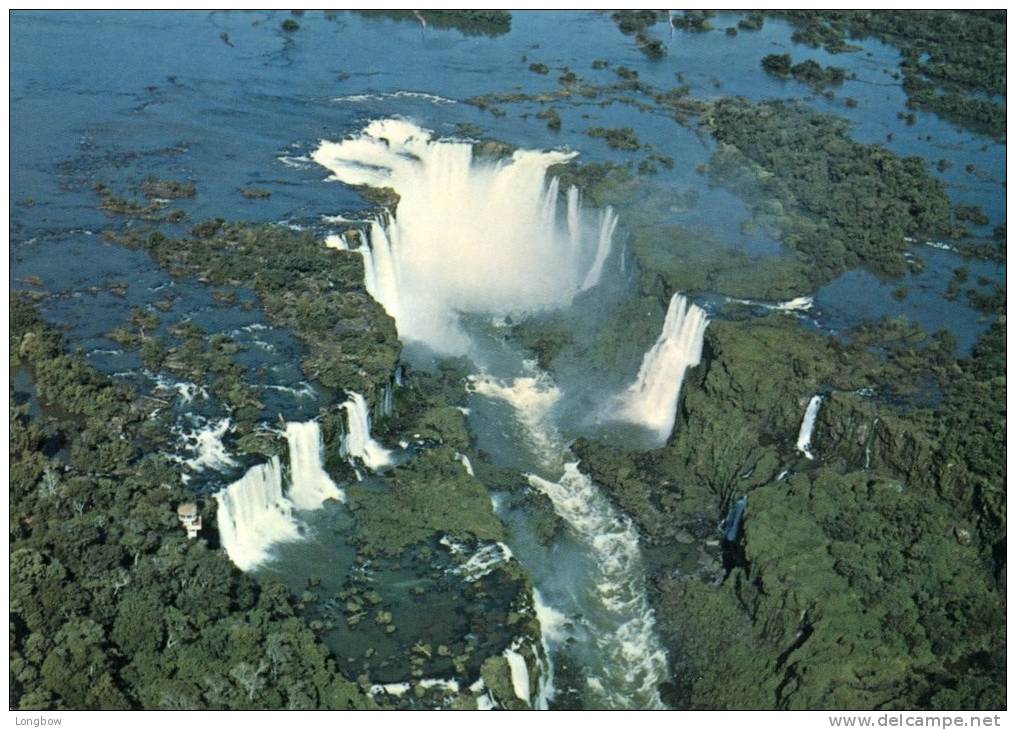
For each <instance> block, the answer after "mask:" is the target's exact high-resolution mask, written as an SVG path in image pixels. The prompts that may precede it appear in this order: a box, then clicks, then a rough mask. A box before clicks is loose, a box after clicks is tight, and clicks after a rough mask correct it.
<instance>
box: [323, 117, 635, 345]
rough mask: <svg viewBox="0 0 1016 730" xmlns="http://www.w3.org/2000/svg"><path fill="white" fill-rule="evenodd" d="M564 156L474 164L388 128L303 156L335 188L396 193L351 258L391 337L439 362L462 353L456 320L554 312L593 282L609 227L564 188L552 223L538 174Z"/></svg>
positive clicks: (448, 146) (454, 149) (551, 186)
mask: <svg viewBox="0 0 1016 730" xmlns="http://www.w3.org/2000/svg"><path fill="white" fill-rule="evenodd" d="M572 157H574V154H571V153H564V152H534V151H529V150H518V151H516V152H515V153H514V155H513V156H512V157H511V159H509V160H506V161H500V160H499V161H488V160H482V159H476V157H475V156H474V153H473V147H472V145H471V144H469V143H467V142H461V141H452V140H441V139H435V138H434V137H433V135H432V134H431V133H430V132H428V131H427V130H424V129H421V128H420V127H417V126H416V125H414V124H412V123H410V122H407V121H403V120H398V119H386V120H382V121H375V122H372V123H371V124H369V125H368V126H367V128H366V129H365V130H364V131H363V132H362V133H361V134H359V135H357V136H355V137H353V138H351V139H347V140H344V141H342V142H322V143H321V144H320V146H319V147H318V148H317V149H316V150H315V151H314V153H313V155H312V158H313V159H314V161H315V162H317V163H318V164H320V165H322V166H324V167H326V168H328V169H329V170H330V171H331V172H332V176H333V178H334V179H335V180H338V181H341V182H344V183H347V184H350V185H370V186H372V187H378V188H386V187H388V188H393V189H394V190H395V191H396V192H397V193H398V195H399V201H398V207H397V209H396V210H395V212H394V213H392V214H390V215H387V216H382V217H379V218H378V219H377V220H375V221H373V222H372V224H371V225H370V230H369V239H370V240H369V245H365V246H361V247H360V249H359V250H360V252H361V253H362V254H363V257H364V267H365V269H366V272H365V276H366V282H365V283H366V285H367V289H368V291H370V293H371V294H372V295H373V296H374V298H375V299H376V300H377V301H379V302H380V303H381V304H383V305H384V307H385V309H386V310H388V313H389V314H390V315H392V317H394V318H395V321H396V323H397V325H398V328H399V334H400V336H401V337H403V338H404V339H407V340H412V341H420V342H424V343H426V344H427V345H429V346H430V347H432V348H433V349H434V350H436V351H438V352H442V353H447V354H463V353H465V352H467V351H469V349H470V342H469V338H468V337H467V336H466V334H465V333H464V332H463V330H462V328H461V327H460V325H459V323H458V316H459V313H462V312H471V313H485V314H502V315H503V314H513V313H522V314H524V313H526V312H533V311H538V310H540V309H545V308H550V307H558V306H562V305H566V304H568V303H569V302H571V300H572V298H573V297H574V296H575V294H577V293H578V292H579V291H582V290H584V289H589V288H591V287H592V286H594V285H595V284H596V283H597V282H598V281H599V279H600V276H601V275H602V272H603V270H604V266H605V264H606V263H607V261H608V260H609V258H610V256H611V242H612V239H613V232H614V228H615V227H616V225H617V219H616V216H615V215H614V213H613V211H611V210H610V209H607V210H604V211H602V212H601V213H599V214H593V213H591V212H589V211H586V210H584V209H583V208H582V207H581V202H580V200H579V195H578V191H577V190H576V189H574V188H572V189H571V190H569V191H568V195H567V203H566V205H565V206H564V207H566V208H567V210H566V215H564V216H562V215H560V213H561V211H559V207H560V206H559V204H558V199H559V195H558V192H559V189H558V183H557V180H556V179H551V180H550V181H547V179H546V177H547V169H548V168H550V167H551V166H552V165H555V164H559V163H562V162H567V161H568V160H570V159H571V158H572Z"/></svg>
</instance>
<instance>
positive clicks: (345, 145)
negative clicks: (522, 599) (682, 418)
mask: <svg viewBox="0 0 1016 730" xmlns="http://www.w3.org/2000/svg"><path fill="white" fill-rule="evenodd" d="M312 157H313V159H314V161H315V162H317V163H318V164H320V165H322V166H324V167H326V168H327V169H329V170H330V171H331V173H332V179H334V180H337V181H340V182H344V183H347V184H351V185H369V186H372V187H390V188H393V189H394V190H395V192H396V193H397V194H398V195H399V202H398V207H397V210H396V211H394V212H389V213H383V214H382V215H380V216H379V217H378V218H377V219H375V220H373V221H372V222H371V223H370V226H369V231H368V236H367V238H368V241H369V244H368V243H363V242H361V243H360V244H359V246H357V247H355V248H353V247H352V246H351V243H352V240H347V238H344V237H342V236H330V237H329V238H328V240H327V241H326V245H328V246H329V247H332V248H338V249H344V250H351V249H352V250H355V251H358V252H359V253H360V254H361V255H362V256H363V259H364V269H365V272H364V285H365V286H366V288H367V290H368V292H370V294H371V295H372V296H373V297H374V299H376V300H377V301H378V302H380V303H381V304H382V305H383V306H384V308H385V309H386V311H387V312H388V313H389V314H390V315H391V316H392V317H393V318H394V319H395V321H396V324H397V327H398V330H399V335H400V337H401V338H402V339H404V340H411V341H416V342H421V343H423V344H425V345H427V346H428V347H429V348H430V349H431V350H433V351H435V352H437V353H440V354H450V355H460V354H469V355H471V356H472V357H473V358H474V360H475V361H477V362H480V363H483V362H484V351H483V350H482V348H481V346H480V345H479V344H478V341H474V340H473V339H471V338H470V336H469V335H468V334H467V332H466V330H465V329H464V326H463V324H462V323H461V322H460V319H459V316H460V314H462V313H470V314H484V315H492V316H496V317H505V316H508V315H511V316H516V315H525V314H529V313H532V312H536V311H540V310H544V309H548V308H555V307H564V306H567V305H569V304H570V303H571V302H572V300H573V299H574V297H575V295H576V294H578V293H579V292H581V291H585V290H588V289H591V288H592V287H594V286H596V285H597V284H598V283H599V282H600V279H601V277H602V275H603V272H604V270H605V264H606V263H607V262H608V260H609V259H610V257H611V252H612V246H613V237H614V233H615V230H616V228H617V216H616V215H615V214H614V212H613V211H612V210H610V209H609V208H608V209H606V210H603V211H601V212H600V213H599V219H598V220H597V218H596V216H595V214H593V213H590V212H588V211H586V210H584V209H583V207H582V202H581V196H580V194H579V191H578V190H577V189H576V188H574V187H572V188H570V189H569V190H568V191H567V194H566V201H565V210H564V211H563V214H561V213H559V210H558V208H559V206H558V198H559V192H560V190H559V187H560V186H559V181H558V180H557V178H551V179H550V180H548V179H547V171H548V169H549V168H550V167H551V166H552V165H555V164H558V163H562V162H566V161H568V160H570V159H571V158H572V157H574V153H562V152H536V151H527V150H518V151H516V152H515V153H514V154H513V155H512V157H511V159H510V160H506V161H497V162H494V161H484V160H477V159H475V158H474V156H473V149H472V145H470V144H467V143H463V142H457V141H452V140H438V139H434V138H433V136H432V135H431V133H430V132H428V131H426V130H424V129H421V128H420V127H417V126H415V125H414V124H412V123H410V122H407V121H403V120H396V119H388V120H381V121H375V122H372V123H371V124H370V125H368V126H367V128H366V129H365V130H364V131H363V132H361V133H360V134H358V135H356V136H354V137H353V138H351V139H346V140H344V141H342V142H322V143H321V144H320V145H319V147H318V149H317V150H316V151H315V152H314V153H313V155H312ZM681 302H682V303H683V298H682V299H681ZM692 309H693V310H694V311H693V312H692V315H691V318H692V319H693V320H694V319H696V317H697V316H698V314H699V313H701V310H698V309H697V308H694V307H693V308H692ZM686 310H687V307H686V306H685V305H684V304H682V308H681V314H680V318H681V320H682V321H683V320H684V319H685V318H686V317H685V314H686ZM669 321H670V318H668V322H669ZM676 326H677V328H678V329H683V327H682V325H681V323H678V324H677V325H676ZM704 327H705V321H704V316H702V317H701V328H704ZM666 331H669V330H666V329H665V332H666ZM661 339H662V340H665V341H664V343H663V344H662V345H660V347H659V348H657V349H661V350H664V353H663V354H661V355H660V356H659V357H658V359H659V360H660V361H661V364H660V366H659V367H660V368H663V367H664V366H665V365H668V361H667V357H666V355H667V354H668V353H670V352H671V351H670V349H668V348H669V340H667V338H665V337H664V338H661ZM692 346H693V345H692V344H689V345H688V347H689V348H690V347H692ZM698 347H699V351H700V350H701V331H699V332H698ZM504 355H505V353H504V352H501V355H500V357H501V360H500V362H501V368H500V369H501V370H503V366H504ZM671 359H673V356H672V358H671ZM692 360H694V362H697V354H696V356H695V357H694V358H692V357H688V356H684V362H685V364H684V365H683V367H682V368H681V374H682V375H683V370H684V368H686V367H688V365H689V364H693V363H692ZM516 366H517V363H516ZM522 369H523V370H524V371H525V374H524V375H522V376H520V377H516V378H514V379H511V380H507V381H506V380H502V379H499V378H498V377H494V376H493V375H490V374H489V373H487V372H485V371H483V370H482V369H481V372H480V373H478V374H475V375H473V376H471V378H470V390H471V391H472V392H473V393H475V394H477V395H482V396H485V397H488V398H492V399H499V400H503V401H506V402H508V403H509V404H511V405H512V406H513V408H514V412H515V418H516V419H517V420H518V422H519V424H520V425H521V426H522V431H523V432H524V434H523V438H524V439H525V441H526V451H528V452H530V453H531V454H532V456H533V458H534V459H535V460H536V461H537V462H538V463H539V471H540V474H541V475H540V476H538V475H535V474H534V475H531V476H529V479H530V483H531V484H532V485H533V488H535V489H540V490H541V491H543V492H544V493H545V494H546V495H547V496H548V497H550V499H551V501H552V503H553V505H554V509H555V511H556V512H557V513H558V514H559V515H560V516H561V517H562V518H563V519H564V520H565V521H566V522H567V524H568V525H569V526H570V527H571V530H572V531H573V532H574V534H575V536H576V538H577V540H578V542H580V543H581V545H582V549H583V550H584V554H585V555H587V556H588V558H589V562H590V563H591V564H595V567H591V568H590V569H589V570H588V571H587V573H586V574H585V578H586V579H587V580H588V581H589V587H588V589H587V590H579V591H578V593H581V594H582V596H581V597H577V596H572V597H571V598H567V599H564V600H566V602H568V603H569V605H568V613H569V615H581V619H580V620H579V622H580V623H581V624H582V629H581V633H582V636H581V637H578V638H579V640H580V641H583V642H584V644H585V647H584V652H585V656H586V658H587V659H588V661H587V662H586V664H587V668H588V671H587V685H588V686H587V688H586V694H587V695H588V696H587V699H588V704H589V705H590V706H597V707H644V708H645V707H661V706H662V702H661V700H660V696H659V692H658V690H657V686H658V685H659V683H660V682H662V681H664V680H665V679H666V676H667V662H666V655H665V652H664V650H663V648H662V645H661V644H660V641H659V638H658V637H657V636H656V633H655V619H654V615H653V612H652V610H651V609H650V608H649V605H648V601H647V599H646V596H645V585H644V576H643V568H642V562H641V553H640V549H639V545H638V540H637V533H636V531H635V529H634V527H633V526H632V525H631V523H630V521H627V520H625V519H623V518H622V517H621V515H619V514H618V512H617V510H615V509H614V507H613V505H612V504H611V503H610V501H609V500H608V499H607V498H606V497H604V496H603V495H602V494H601V493H600V491H599V488H598V487H597V486H596V485H595V484H593V483H592V482H591V481H590V480H588V479H587V478H586V477H584V476H583V475H582V474H581V473H579V472H578V470H577V468H576V466H575V465H574V464H570V465H565V464H564V458H563V457H565V456H566V455H567V448H566V446H565V441H564V439H563V438H562V437H561V435H560V433H559V431H558V429H557V426H556V425H555V424H554V421H553V413H554V410H555V404H556V403H557V402H558V400H559V399H560V397H561V393H560V391H559V390H558V389H557V388H556V386H555V385H554V384H553V383H552V382H551V381H550V379H549V378H548V377H547V375H546V374H545V373H542V372H540V371H539V370H538V369H537V368H536V367H535V365H533V364H531V363H526V364H525V365H524V366H523V368H522ZM644 370H646V373H645V375H644V376H640V380H643V381H646V383H645V385H644V387H643V388H642V391H645V392H647V393H648V395H646V396H645V397H646V398H653V397H656V396H657V394H658V392H659V391H662V390H663V389H662V387H660V386H658V385H656V378H654V377H653V376H654V374H655V372H656V370H655V369H654V367H649V366H647V367H645V368H644ZM650 371H652V372H650ZM663 377H665V375H662V374H661V375H660V376H659V378H660V379H662V378H663ZM634 387H635V386H633V388H634ZM679 387H680V378H678V383H677V386H676V388H679ZM653 388H655V390H654V389H653ZM676 388H675V390H676ZM673 402H676V392H675V393H674V394H672V397H670V398H668V399H665V401H664V402H662V403H661V402H655V403H653V404H652V407H653V409H654V410H655V409H658V410H661V411H662V410H666V409H667V408H668V407H669V409H670V411H671V413H670V416H669V419H670V420H669V423H670V424H672V423H673ZM668 403H669V406H668ZM345 408H346V410H347V413H348V414H349V435H348V436H347V438H346V450H347V453H348V454H349V455H350V456H356V457H358V458H360V459H361V460H363V462H364V464H365V465H367V466H368V467H371V464H375V465H383V464H384V463H387V460H388V459H389V454H388V452H387V451H385V450H384V449H383V448H381V447H380V446H378V445H377V444H376V443H375V442H373V440H372V439H371V438H370V424H369V421H368V420H367V410H366V404H365V403H364V402H363V399H362V398H357V397H356V396H355V395H354V396H353V397H352V399H351V400H350V402H348V403H346V404H345ZM641 408H642V409H643V410H644V411H645V413H648V412H649V410H650V404H649V402H648V401H647V402H645V403H644V404H642V406H641ZM668 433H669V426H668ZM665 437H666V435H664V438H665ZM372 449H376V450H373V451H372ZM377 450H380V451H377ZM463 463H464V464H466V463H467V462H465V461H463ZM371 468H373V467H371ZM562 474H563V476H562ZM551 476H554V477H555V478H558V479H559V481H557V482H555V481H552V480H550V479H549V478H548V477H551ZM537 603H538V605H537V609H538V613H539V619H540V621H541V624H542V623H543V622H544V621H549V622H552V624H553V625H552V626H544V627H543V631H544V637H543V638H544V644H543V646H542V647H541V651H539V652H534V653H535V655H536V656H537V657H538V658H539V657H540V656H541V655H544V654H547V652H546V648H547V647H548V646H550V647H553V645H554V644H556V643H558V642H560V643H561V644H564V643H567V642H565V641H564V640H563V638H562V635H563V633H564V629H563V623H564V619H563V613H562V612H561V611H559V610H557V609H555V608H551V607H550V606H548V605H547V604H546V603H544V602H543V599H542V597H540V598H539V600H538V601H537ZM569 625H571V624H569ZM568 638H576V637H575V636H573V635H569V637H568ZM517 649H518V647H517V646H515V645H513V647H512V648H511V649H509V650H508V651H507V652H506V653H505V656H506V658H507V659H508V660H509V662H510V663H511V669H512V675H513V687H514V689H515V692H516V695H517V696H518V697H519V698H520V699H523V700H524V701H526V702H529V703H531V704H532V705H533V706H535V707H538V708H544V707H547V704H548V702H549V700H550V698H552V697H553V696H554V687H553V676H554V667H553V663H552V662H551V661H550V655H549V654H547V659H546V663H545V665H544V664H543V663H542V662H543V660H542V659H541V660H539V661H538V662H537V665H536V670H537V671H539V677H538V678H537V680H536V686H537V693H536V695H535V696H531V695H530V691H529V678H528V674H526V675H525V676H524V675H523V670H525V671H526V672H527V673H528V672H530V671H532V670H533V668H532V667H527V666H526V665H525V663H524V662H522V661H520V659H521V654H520V653H519V652H518V651H517Z"/></svg>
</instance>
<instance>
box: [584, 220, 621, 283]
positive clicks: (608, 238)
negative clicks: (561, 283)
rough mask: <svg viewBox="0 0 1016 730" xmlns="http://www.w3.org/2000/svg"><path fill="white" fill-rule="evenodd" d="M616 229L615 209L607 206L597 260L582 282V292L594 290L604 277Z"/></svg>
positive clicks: (601, 227) (600, 234) (595, 259)
mask: <svg viewBox="0 0 1016 730" xmlns="http://www.w3.org/2000/svg"><path fill="white" fill-rule="evenodd" d="M616 228H617V215H616V214H615V213H614V210H613V208H611V207H610V206H607V208H606V209H605V210H604V211H603V212H602V213H601V214H600V232H599V234H598V235H597V237H596V258H594V259H593V265H592V266H591V267H589V273H587V274H586V278H585V280H584V281H583V282H582V289H581V291H585V290H586V289H592V288H593V287H594V286H596V285H597V284H599V283H600V277H601V276H603V265H604V264H605V263H606V262H607V257H608V256H610V247H611V242H612V241H613V240H614V230H615V229H616Z"/></svg>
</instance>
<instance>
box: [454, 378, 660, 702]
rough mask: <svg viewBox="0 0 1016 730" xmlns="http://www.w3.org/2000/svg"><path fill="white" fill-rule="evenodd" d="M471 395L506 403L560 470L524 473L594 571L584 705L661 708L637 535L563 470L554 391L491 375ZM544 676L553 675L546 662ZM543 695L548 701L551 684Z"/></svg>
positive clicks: (544, 384)
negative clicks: (544, 473)
mask: <svg viewBox="0 0 1016 730" xmlns="http://www.w3.org/2000/svg"><path fill="white" fill-rule="evenodd" d="M530 367H531V368H532V367H533V366H532V365H531V364H530ZM471 390H472V391H473V392H474V393H477V394H480V395H484V396H486V397H489V398H496V399H499V400H503V401H505V402H507V403H509V404H510V405H511V406H512V407H513V408H514V410H515V417H516V419H517V420H518V421H519V423H520V425H522V426H523V428H524V430H525V431H526V441H527V444H528V447H529V448H530V450H531V451H532V452H533V454H534V456H535V457H536V458H537V460H538V461H539V462H540V464H541V467H542V468H543V469H544V470H546V471H548V472H554V473H558V474H560V473H561V471H563V475H562V476H561V477H560V478H559V479H558V481H552V480H550V479H546V478H544V477H541V476H539V475H536V474H528V475H526V476H527V478H528V480H529V483H530V484H531V485H532V486H533V488H535V489H537V490H539V491H540V492H542V493H543V494H545V495H546V496H547V497H548V498H549V499H550V501H551V503H552V504H553V506H554V511H555V512H556V513H557V514H558V515H559V516H560V517H561V518H562V519H564V521H565V522H566V523H567V524H568V526H569V527H570V528H571V530H572V532H573V534H574V535H575V536H576V538H577V539H578V540H579V541H580V542H581V543H582V544H583V545H584V547H585V549H586V551H587V553H588V554H589V555H590V556H591V558H592V564H593V565H594V566H595V567H594V575H592V576H590V587H589V588H588V590H587V595H586V596H585V599H586V600H585V605H586V606H591V607H593V610H588V611H584V612H583V613H584V615H583V619H582V623H583V625H584V628H585V630H586V635H587V636H588V637H589V641H591V642H593V644H594V646H592V647H590V648H591V649H592V650H593V651H594V653H595V655H596V661H595V662H593V661H591V662H589V663H588V664H587V666H586V681H587V685H588V690H589V693H590V696H589V697H588V698H587V700H588V704H589V705H590V706H598V707H607V708H662V707H663V706H664V705H663V702H662V700H661V699H660V695H659V691H658V689H657V687H658V685H659V684H660V683H661V682H662V681H663V680H664V679H666V677H667V658H666V652H665V651H664V649H663V647H662V645H661V644H660V641H659V638H658V637H657V635H656V619H655V615H654V613H653V610H652V608H651V607H650V606H649V602H648V599H647V598H646V594H645V581H644V577H643V566H642V555H641V550H640V548H639V543H638V532H637V531H636V529H635V527H634V525H632V523H631V521H630V520H629V519H627V518H625V517H622V516H621V515H619V514H618V512H617V510H616V509H615V508H614V506H613V505H612V504H611V503H610V501H609V500H608V499H607V497H606V496H604V495H603V493H602V492H601V491H600V490H599V488H598V487H597V486H596V485H595V484H594V483H593V482H592V480H591V479H589V477H588V476H586V475H585V474H582V473H581V472H580V471H579V470H578V464H577V463H568V464H563V465H562V463H561V455H562V454H566V453H567V450H566V448H565V445H564V443H563V441H562V439H561V436H560V434H559V431H558V429H557V427H556V426H555V425H554V424H553V421H552V416H553V409H554V406H555V404H556V403H557V402H558V400H559V399H560V397H561V393H560V391H559V390H558V389H557V388H556V386H554V384H553V383H552V382H551V381H550V379H549V377H547V375H546V374H545V373H540V374H539V375H538V376H535V377H519V378H515V379H514V380H513V381H512V382H511V383H510V384H509V383H503V382H500V381H498V380H497V379H496V378H491V377H489V376H480V377H474V378H473V379H472V382H471ZM541 601H542V599H541ZM540 608H541V612H542V614H543V617H541V626H542V621H543V618H546V617H551V616H555V615H556V616H560V613H558V612H557V611H554V610H553V609H550V608H549V607H548V606H546V605H541V606H540ZM576 608H577V607H576ZM555 623H557V622H555ZM548 628H549V627H544V631H547V630H548ZM554 630H557V631H560V629H559V628H557V627H555V629H551V632H549V633H547V635H546V636H545V639H552V638H553V635H552V632H553V631H554ZM548 674H549V676H550V677H553V666H552V665H551V666H549V667H548ZM547 693H548V694H549V696H553V686H552V685H549V686H548V688H547Z"/></svg>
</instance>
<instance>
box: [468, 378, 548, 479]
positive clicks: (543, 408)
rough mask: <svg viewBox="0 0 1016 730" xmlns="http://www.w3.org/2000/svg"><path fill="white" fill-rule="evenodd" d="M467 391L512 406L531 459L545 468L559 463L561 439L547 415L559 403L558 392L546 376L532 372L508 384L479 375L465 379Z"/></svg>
mask: <svg viewBox="0 0 1016 730" xmlns="http://www.w3.org/2000/svg"><path fill="white" fill-rule="evenodd" d="M527 365H529V367H528V368H527V369H529V370H531V371H535V367H534V366H532V365H531V364H527ZM468 387H469V390H470V391H472V392H474V393H478V394H479V395H484V396H487V397H488V398H495V399H497V400H501V401H504V402H506V403H508V404H509V405H510V406H512V408H513V409H514V411H515V417H516V418H517V419H518V420H519V421H520V423H521V424H522V426H523V427H524V429H525V433H526V435H527V440H528V441H529V446H530V447H531V448H532V450H533V452H534V453H535V455H536V456H537V457H538V458H539V459H540V460H541V461H542V462H544V463H547V464H553V463H555V462H558V461H559V457H560V454H561V438H560V435H559V434H558V432H557V429H556V428H555V427H554V426H553V423H552V421H551V418H550V414H551V411H552V410H553V408H554V406H555V405H557V403H558V402H559V401H560V400H561V391H560V390H559V389H558V387H557V385H555V384H554V382H553V381H552V380H551V379H550V377H549V376H548V375H547V374H546V373H544V372H538V371H536V372H534V374H533V375H525V376H521V377H517V378H513V379H512V380H511V381H509V382H506V381H504V380H501V379H499V378H494V377H492V376H490V375H487V374H485V373H481V374H479V375H471V376H469V380H468Z"/></svg>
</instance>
